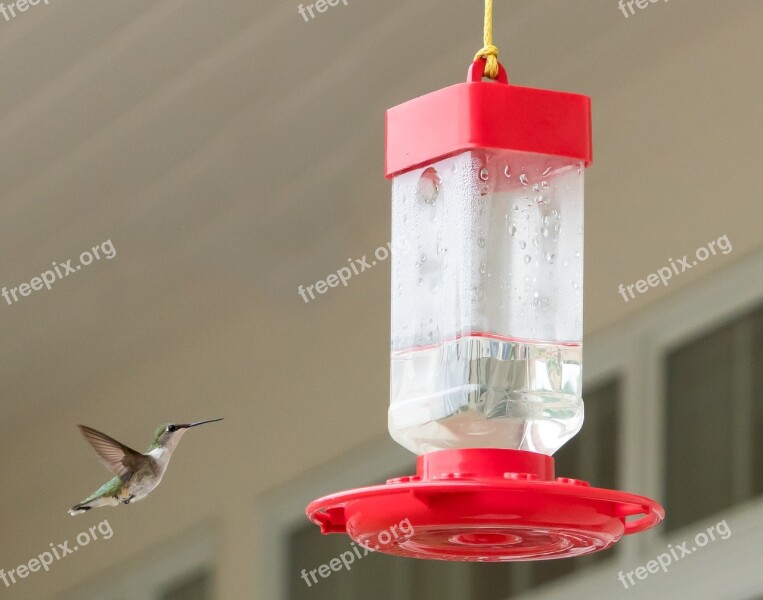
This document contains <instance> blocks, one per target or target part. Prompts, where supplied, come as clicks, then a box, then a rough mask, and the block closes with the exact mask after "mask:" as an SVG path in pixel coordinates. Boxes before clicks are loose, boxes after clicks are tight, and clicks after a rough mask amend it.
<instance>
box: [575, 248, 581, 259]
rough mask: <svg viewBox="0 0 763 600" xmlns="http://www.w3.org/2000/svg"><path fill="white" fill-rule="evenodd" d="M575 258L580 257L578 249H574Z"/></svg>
mask: <svg viewBox="0 0 763 600" xmlns="http://www.w3.org/2000/svg"><path fill="white" fill-rule="evenodd" d="M575 258H580V250H575Z"/></svg>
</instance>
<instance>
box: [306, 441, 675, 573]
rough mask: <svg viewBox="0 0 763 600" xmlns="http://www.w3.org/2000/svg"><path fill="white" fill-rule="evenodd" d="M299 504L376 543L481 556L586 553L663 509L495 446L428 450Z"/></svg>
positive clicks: (320, 519)
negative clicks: (402, 465)
mask: <svg viewBox="0 0 763 600" xmlns="http://www.w3.org/2000/svg"><path fill="white" fill-rule="evenodd" d="M306 512H307V516H308V517H309V518H310V520H311V521H313V522H314V523H316V524H318V525H320V527H321V531H322V532H323V533H324V534H325V533H347V534H348V535H349V536H350V537H351V538H352V539H353V540H355V541H356V542H357V543H358V544H360V545H362V546H365V547H367V548H370V549H372V550H375V551H379V552H384V553H387V554H397V555H401V556H408V557H413V558H427V559H438V560H458V561H484V562H500V561H520V560H545V559H551V558H563V557H568V556H580V555H583V554H590V553H592V552H597V551H599V550H604V549H606V548H609V547H610V546H612V545H613V544H615V542H617V541H618V540H619V539H620V538H621V537H622V536H623V535H628V534H632V533H638V532H639V531H643V530H645V529H648V528H650V527H653V526H655V525H657V524H658V523H659V522H660V521H662V519H663V518H664V516H665V511H664V510H663V508H662V507H661V506H660V505H659V504H657V503H656V502H654V501H653V500H650V499H649V498H645V497H643V496H637V495H634V494H627V493H625V492H618V491H614V490H605V489H600V488H592V487H590V486H589V484H588V483H587V482H585V481H579V480H576V479H568V478H566V477H558V478H556V479H554V460H553V458H551V457H550V456H546V455H544V454H538V453H535V452H526V451H522V450H500V449H465V450H442V451H440V452H432V453H430V454H425V455H423V456H419V458H418V462H417V468H416V475H414V476H411V477H400V478H398V479H391V480H389V481H388V482H387V483H386V484H385V485H376V486H371V487H365V488H359V489H356V490H350V491H346V492H340V493H338V494H332V495H330V496H325V497H323V498H320V499H318V500H315V501H313V502H311V503H310V505H309V506H308V507H307V510H306ZM636 515H641V517H640V518H638V519H636V520H631V521H628V520H627V518H628V517H632V516H636Z"/></svg>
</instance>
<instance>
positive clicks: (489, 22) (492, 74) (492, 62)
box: [474, 0, 498, 79]
mask: <svg viewBox="0 0 763 600" xmlns="http://www.w3.org/2000/svg"><path fill="white" fill-rule="evenodd" d="M482 37H483V46H482V49H481V50H480V51H479V52H477V54H475V55H474V60H477V59H480V58H484V59H486V60H487V62H486V63H485V73H484V77H489V78H490V79H495V78H496V77H498V48H496V47H495V46H493V0H485V29H484V31H483V35H482Z"/></svg>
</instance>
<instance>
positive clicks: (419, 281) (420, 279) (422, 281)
mask: <svg viewBox="0 0 763 600" xmlns="http://www.w3.org/2000/svg"><path fill="white" fill-rule="evenodd" d="M417 283H418V284H419V285H424V279H422V278H421V277H419V280H418V282H417Z"/></svg>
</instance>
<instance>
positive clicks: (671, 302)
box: [258, 252, 763, 600]
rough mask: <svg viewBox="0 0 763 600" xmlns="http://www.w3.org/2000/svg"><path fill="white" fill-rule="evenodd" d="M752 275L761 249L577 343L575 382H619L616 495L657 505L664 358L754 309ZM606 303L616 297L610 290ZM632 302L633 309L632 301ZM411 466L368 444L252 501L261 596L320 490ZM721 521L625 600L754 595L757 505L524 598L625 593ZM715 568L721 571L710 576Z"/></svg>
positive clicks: (635, 541)
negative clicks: (701, 543) (712, 537)
mask: <svg viewBox="0 0 763 600" xmlns="http://www.w3.org/2000/svg"><path fill="white" fill-rule="evenodd" d="M761 273H763V252H756V253H754V254H752V255H748V256H747V257H745V258H744V259H742V260H740V261H738V262H736V263H734V264H731V265H730V266H728V267H726V268H724V269H722V270H720V271H717V272H715V273H712V274H710V275H709V276H708V277H707V278H705V279H702V280H700V281H698V282H692V283H690V284H689V285H688V286H687V287H686V288H685V289H681V290H680V291H678V292H676V293H674V294H672V295H670V296H668V297H667V298H664V299H662V300H660V301H659V302H657V303H656V304H654V305H650V306H647V307H645V310H643V312H640V313H637V314H636V315H635V316H634V317H632V318H628V319H625V320H623V321H622V322H619V323H617V324H615V325H614V326H612V327H608V328H606V329H605V330H602V331H600V332H597V333H595V334H593V335H590V336H586V338H585V340H584V345H583V352H584V369H583V373H584V385H585V386H588V387H595V386H596V385H597V384H599V383H603V382H606V380H608V379H610V378H619V379H620V381H621V396H620V402H621V406H620V407H619V408H620V410H619V414H620V435H621V440H622V443H621V447H620V451H619V456H618V461H619V466H620V480H621V482H622V484H621V485H622V489H623V490H626V491H629V492H634V493H638V494H641V495H644V496H649V497H652V498H656V499H662V498H664V496H665V494H664V483H663V482H664V477H665V472H664V465H663V461H662V456H663V455H664V449H665V446H664V435H665V430H664V418H663V415H664V408H665V403H666V401H667V398H666V372H665V365H666V359H667V355H668V354H669V353H670V352H671V351H672V350H673V349H675V348H677V347H679V346H681V345H682V344H684V343H685V342H688V341H690V340H691V339H693V338H695V337H698V336H701V335H702V334H704V333H707V332H709V331H712V330H713V329H715V328H718V327H720V326H722V325H723V324H724V323H726V322H728V321H731V320H733V319H734V318H737V317H740V316H743V315H744V314H745V313H748V312H750V311H752V310H754V309H755V308H756V307H759V306H760V305H761V304H763V277H761ZM730 290H733V294H732V293H729V291H730ZM612 296H613V298H614V297H616V296H617V293H616V290H614V289H613V290H612ZM617 299H618V300H619V297H617ZM613 301H616V300H613ZM633 302H634V305H635V304H636V303H637V302H638V299H636V300H634V301H633ZM584 426H585V425H584ZM411 460H412V458H411V456H410V454H408V453H406V452H405V451H403V450H402V449H399V448H397V447H395V446H392V445H390V444H381V443H377V444H374V445H372V447H369V448H366V449H362V450H359V451H357V452H354V453H353V454H352V456H351V457H347V458H346V459H345V460H343V461H342V462H341V464H338V463H336V462H335V461H332V466H328V467H326V468H324V469H321V471H320V472H317V473H314V474H312V475H311V476H309V477H305V478H304V479H302V480H300V481H297V482H293V483H292V484H291V485H289V486H288V489H283V488H282V489H278V490H274V491H273V492H272V493H270V494H269V495H268V496H267V497H263V498H261V501H260V503H259V509H258V512H259V515H260V524H259V529H258V538H259V539H260V540H262V541H264V542H265V543H266V544H267V549H268V551H267V552H263V553H262V556H261V558H260V560H259V565H260V568H259V577H258V579H259V581H258V583H259V587H260V589H261V590H262V594H263V595H262V597H265V598H274V599H285V598H286V595H285V593H286V592H285V586H284V584H285V581H286V577H289V576H291V575H290V574H288V573H286V565H287V564H288V558H287V557H288V547H287V543H288V535H287V532H288V531H289V530H290V529H291V528H293V527H297V526H299V525H300V524H304V522H305V521H304V519H303V518H301V516H299V515H300V514H301V513H302V511H303V510H304V506H305V505H306V504H307V503H308V502H309V501H310V500H312V499H313V498H315V497H316V496H318V495H321V494H322V493H330V492H334V491H337V490H341V489H346V488H349V487H355V486H357V485H358V484H359V482H367V481H369V480H375V481H381V480H382V478H383V477H386V476H387V475H388V474H389V473H390V471H394V470H396V469H400V472H401V473H402V472H403V470H404V469H406V468H408V465H409V464H410V462H411ZM375 476H376V477H375ZM316 492H317V493H316ZM295 515H297V516H295ZM724 518H725V519H727V521H728V524H729V526H730V528H731V530H732V536H731V537H730V538H729V540H725V541H716V542H713V543H712V544H710V545H709V546H707V547H705V548H703V549H702V552H701V553H699V552H698V553H697V554H696V555H695V556H692V558H691V560H687V561H686V562H685V563H684V564H683V565H682V566H681V568H680V570H679V568H678V567H677V566H676V565H674V566H673V571H672V572H671V571H669V572H668V575H669V577H668V576H666V574H664V573H662V572H660V573H658V574H653V575H650V577H649V578H648V579H647V580H645V581H638V585H636V586H633V587H631V588H629V589H628V590H627V592H628V594H629V595H630V598H631V600H637V599H641V598H644V599H645V600H646V599H647V598H653V597H655V596H654V594H656V593H657V594H660V593H665V592H666V591H668V589H675V590H677V593H678V594H679V595H680V596H682V597H703V594H706V593H707V591H708V580H707V577H706V575H707V573H708V572H712V573H713V587H718V589H720V590H722V592H721V596H719V597H730V596H731V595H736V597H753V595H754V594H759V595H763V570H761V569H759V568H758V564H757V563H758V562H759V559H757V560H756V557H755V551H756V550H759V546H758V544H757V540H758V539H762V538H763V498H761V499H758V500H752V501H750V502H747V503H745V504H741V505H738V506H735V507H733V508H732V509H730V510H728V511H725V512H724V513H722V514H721V515H715V516H714V517H713V518H710V519H707V520H702V521H701V522H697V523H693V524H691V525H689V526H687V527H685V528H682V529H680V530H675V531H672V532H670V534H668V535H667V536H666V535H665V534H664V533H663V532H662V528H657V529H655V530H651V531H649V532H645V533H642V534H639V535H637V536H633V537H630V538H625V539H623V540H622V541H620V542H619V543H618V545H617V549H616V552H617V554H616V556H615V560H613V561H607V562H606V563H603V564H602V565H601V566H598V565H595V566H593V567H591V568H590V569H589V570H587V571H586V572H584V573H575V574H572V575H571V576H569V577H565V578H562V579H561V580H560V581H559V582H552V583H550V584H548V585H547V586H544V587H543V588H541V589H534V590H532V591H531V592H530V593H529V594H531V595H532V597H533V598H534V599H537V600H560V599H562V598H565V599H566V598H569V597H570V595H573V596H575V597H583V596H585V597H586V598H590V599H595V598H607V599H609V598H611V597H612V594H613V591H614V590H617V592H621V591H622V592H625V591H626V590H625V589H624V588H622V586H621V584H620V583H619V582H618V580H617V575H618V572H619V570H623V571H629V570H633V569H635V568H636V567H637V566H640V565H643V564H645V562H646V561H647V560H650V559H652V558H655V557H656V556H657V555H659V554H661V553H662V552H665V550H666V546H667V544H668V543H671V542H678V543H680V542H682V541H683V540H685V539H691V538H693V537H694V535H696V534H697V533H699V532H701V531H704V530H705V528H706V527H708V526H710V525H713V524H715V523H717V522H718V521H719V520H722V519H724ZM721 563H722V564H724V565H725V566H728V568H724V569H723V570H721V569H719V568H718V565H719V564H721ZM661 586H663V587H661ZM665 586H667V587H665ZM576 593H577V596H576ZM724 594H726V595H727V596H723V595H724ZM528 596H529V595H528Z"/></svg>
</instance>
